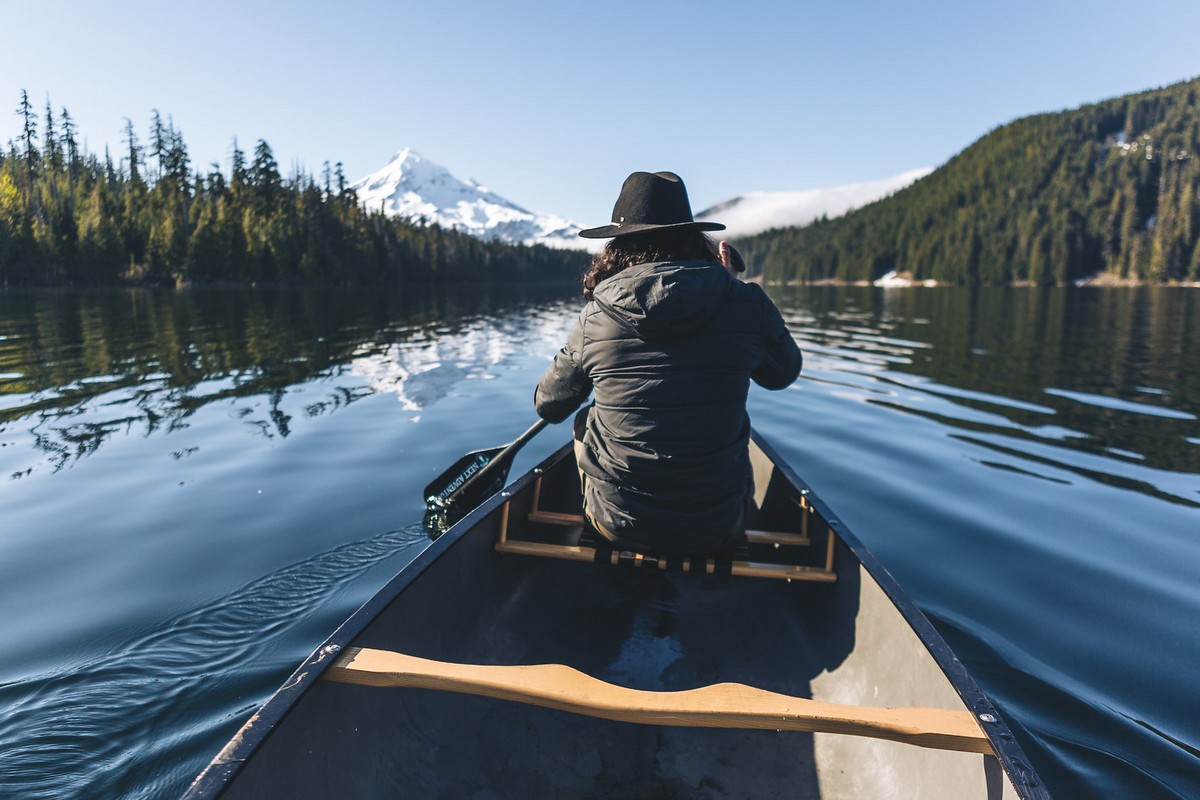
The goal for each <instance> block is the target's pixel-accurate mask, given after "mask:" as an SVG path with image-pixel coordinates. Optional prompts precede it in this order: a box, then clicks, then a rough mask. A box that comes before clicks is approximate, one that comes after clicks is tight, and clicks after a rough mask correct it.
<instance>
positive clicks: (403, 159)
mask: <svg viewBox="0 0 1200 800" xmlns="http://www.w3.org/2000/svg"><path fill="white" fill-rule="evenodd" d="M352 188H353V189H354V190H355V191H356V192H357V193H358V199H359V201H360V202H361V203H362V204H363V205H364V206H365V207H366V208H368V209H370V210H372V211H374V210H378V209H380V208H382V209H383V211H384V213H386V214H389V215H392V216H397V217H403V218H405V219H409V220H412V221H414V222H415V221H418V220H421V219H424V220H425V221H426V222H429V223H434V222H436V223H438V224H439V225H441V226H443V227H447V228H458V229H459V230H462V231H466V232H467V233H470V234H473V235H475V236H478V237H480V238H482V239H500V240H502V241H506V242H523V243H525V244H533V243H538V244H545V245H548V246H550V247H571V248H580V249H582V247H583V244H582V243H583V240H582V239H579V238H578V237H577V236H576V234H578V233H579V230H580V226H578V225H576V224H575V223H573V222H571V221H570V220H568V219H566V218H565V217H560V216H558V215H557V214H538V213H535V212H532V211H528V210H526V209H524V208H521V207H520V206H518V205H517V204H516V203H513V202H512V201H510V200H506V199H505V198H503V197H501V196H500V195H498V194H496V193H495V192H492V191H490V190H489V189H488V188H487V187H485V186H481V185H480V184H479V183H477V182H475V181H473V180H467V181H463V180H460V179H458V178H456V177H455V176H454V175H452V174H450V171H449V170H448V169H446V168H445V167H443V166H441V165H440V164H435V163H433V162H432V161H430V160H428V159H426V158H425V157H423V156H422V155H421V154H420V153H417V152H416V151H414V150H412V149H410V148H405V149H404V150H401V151H400V152H399V153H397V154H396V155H395V156H394V157H393V158H392V160H391V161H389V162H388V163H387V164H386V165H384V167H383V168H382V169H379V170H378V171H376V172H373V173H371V174H370V175H368V176H367V177H365V178H363V179H362V180H360V181H358V182H357V183H355V184H353V186H352Z"/></svg>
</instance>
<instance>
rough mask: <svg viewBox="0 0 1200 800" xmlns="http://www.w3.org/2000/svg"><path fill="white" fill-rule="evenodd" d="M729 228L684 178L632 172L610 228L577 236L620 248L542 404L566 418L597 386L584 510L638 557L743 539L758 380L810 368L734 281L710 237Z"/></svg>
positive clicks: (754, 293)
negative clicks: (709, 214) (699, 206)
mask: <svg viewBox="0 0 1200 800" xmlns="http://www.w3.org/2000/svg"><path fill="white" fill-rule="evenodd" d="M724 228H725V226H724V225H721V224H720V223H715V222H697V221H696V220H694V219H693V217H692V210H691V205H690V204H689V202H688V197H687V189H686V188H685V187H684V185H683V181H682V180H681V179H680V178H679V176H678V175H676V174H674V173H671V172H656V173H653V174H652V173H648V172H635V173H633V174H632V175H630V176H629V177H628V178H626V180H625V183H624V185H623V186H622V187H621V194H620V196H619V197H618V198H617V202H616V206H615V207H614V208H613V216H612V223H611V224H609V225H604V226H601V227H598V228H591V229H588V230H584V231H581V232H580V234H579V235H580V236H583V237H586V238H591V239H609V240H610V241H609V242H608V243H607V245H605V248H604V250H603V251H602V252H600V253H599V254H598V255H596V256H595V258H594V259H593V260H592V263H591V265H590V266H589V268H588V270H587V272H586V274H585V275H584V277H583V295H584V297H585V298H586V299H587V301H588V302H587V304H586V305H585V306H584V308H583V311H582V312H581V313H580V315H579V321H578V322H577V323H576V325H575V327H574V328H573V329H572V331H571V333H570V335H569V336H568V337H567V343H566V346H565V347H563V348H562V350H560V351H559V352H558V353H557V354H556V355H555V357H554V362H553V363H552V364H551V365H550V367H549V368H548V369H547V370H546V372H545V374H544V375H542V378H541V381H540V382H539V383H538V387H537V391H536V392H535V394H534V404H535V407H536V409H537V413H538V414H539V415H540V416H541V417H542V418H544V419H546V420H548V421H550V422H561V421H562V420H565V419H566V418H567V417H568V416H570V414H571V413H572V412H574V411H575V410H576V409H578V408H579V407H580V406H581V405H582V404H583V403H584V401H586V400H587V398H588V396H589V395H591V394H592V392H593V391H594V392H595V401H594V403H593V404H592V405H590V406H589V407H588V408H586V409H584V410H583V411H581V412H580V413H579V414H578V415H577V417H576V420H575V440H576V441H575V453H576V457H577V460H578V462H579V469H580V474H581V476H582V480H583V486H584V511H585V513H586V515H587V517H588V520H589V521H590V522H591V524H592V526H593V527H594V528H595V529H596V530H597V532H599V533H600V534H601V535H603V536H605V537H606V538H608V539H610V540H613V541H614V542H617V543H619V544H624V545H626V546H628V547H630V548H631V549H644V550H647V551H652V552H667V553H709V552H715V551H719V550H723V549H725V548H727V547H729V546H730V545H732V544H733V543H734V542H735V541H736V540H737V538H738V537H739V536H740V535H741V534H742V531H743V530H744V528H745V509H746V502H747V499H748V498H747V494H748V492H750V491H752V479H751V474H750V460H749V455H748V450H747V447H748V442H749V437H750V418H749V416H748V415H747V414H746V396H747V393H748V391H749V388H750V381H751V380H753V381H754V382H755V383H757V384H759V385H760V386H763V387H765V388H767V389H783V388H784V387H786V386H788V385H790V384H791V383H792V382H793V381H795V380H796V377H797V376H798V375H799V374H800V366H801V355H800V348H799V347H797V346H796V343H795V341H794V340H793V339H792V336H791V334H790V333H788V330H787V327H786V326H785V325H784V322H783V317H782V316H780V313H779V310H778V309H777V308H776V307H775V305H774V303H772V302H771V300H770V298H768V297H767V295H766V293H764V292H763V290H762V289H761V288H760V287H758V286H757V285H754V284H751V283H744V282H742V281H740V280H738V279H737V277H736V274H737V273H738V272H740V271H742V270H744V269H745V267H744V264H743V263H742V258H741V256H740V254H738V253H737V251H736V250H734V249H733V247H732V246H730V245H728V244H727V243H725V242H721V243H720V245H719V246H718V245H716V244H714V242H713V241H712V239H710V238H709V237H708V236H707V235H706V234H705V233H704V232H705V231H719V230H724Z"/></svg>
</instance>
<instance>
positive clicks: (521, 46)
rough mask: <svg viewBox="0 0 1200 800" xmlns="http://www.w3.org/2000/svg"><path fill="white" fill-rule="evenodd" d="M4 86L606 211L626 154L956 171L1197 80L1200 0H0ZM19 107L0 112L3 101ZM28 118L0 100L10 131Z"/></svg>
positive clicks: (825, 182) (783, 183) (707, 163)
mask: <svg viewBox="0 0 1200 800" xmlns="http://www.w3.org/2000/svg"><path fill="white" fill-rule="evenodd" d="M0 20H3V27H4V29H5V31H4V34H3V41H4V51H3V52H2V53H0V102H2V103H4V104H6V107H7V108H8V109H13V110H15V108H16V106H17V102H18V99H19V91H20V90H21V89H22V88H24V89H27V90H28V91H29V93H30V96H31V98H32V100H33V102H34V104H35V106H36V108H37V110H38V112H39V114H40V113H41V112H42V110H43V108H44V106H45V103H46V99H47V97H49V99H50V100H51V102H52V103H53V105H54V107H55V109H56V111H57V109H59V108H61V107H62V106H66V107H67V108H68V110H70V112H71V114H72V115H73V116H74V117H75V119H76V121H77V123H78V126H79V129H80V132H81V133H82V134H83V135H84V136H85V137H86V139H87V143H88V146H89V148H90V149H92V150H93V151H102V150H103V148H104V146H105V145H109V146H111V147H112V148H113V150H114V152H117V151H119V150H120V148H121V145H120V139H121V130H122V128H123V126H124V119H125V118H126V117H129V118H131V119H132V120H133V122H134V123H135V125H136V127H137V130H138V133H139V135H140V136H141V137H142V139H143V141H145V140H146V139H147V138H148V129H149V119H150V114H151V110H152V109H158V110H160V111H161V112H162V113H163V115H164V116H166V115H171V116H172V117H173V119H174V122H175V124H176V126H177V127H178V128H179V129H180V130H181V131H182V132H183V135H184V139H185V141H186V143H187V145H188V147H189V149H190V152H191V156H192V160H193V164H194V165H195V166H198V167H204V168H207V165H208V164H209V163H210V162H213V161H219V162H220V163H221V165H222V168H223V169H225V170H226V171H227V170H228V165H229V160H228V156H229V151H230V143H231V141H232V140H233V138H234V137H237V139H238V141H239V143H240V144H241V145H242V147H243V148H244V149H247V150H249V149H252V148H253V146H254V143H255V142H256V141H257V140H258V139H260V138H261V139H266V140H267V141H268V142H269V143H270V144H271V146H272V148H273V149H274V151H275V155H276V157H277V159H278V160H279V162H280V164H281V165H283V166H284V167H285V168H287V167H290V166H291V165H293V164H297V163H298V164H301V165H302V166H303V167H304V168H305V169H306V170H308V171H310V172H313V173H314V174H315V173H319V172H320V169H321V164H322V162H323V161H325V160H329V161H331V162H334V161H339V160H340V161H342V162H343V163H344V164H345V170H346V174H347V176H348V177H350V178H351V179H355V178H358V177H361V176H362V175H364V174H366V173H368V172H370V171H373V170H374V169H376V168H378V167H380V166H382V165H383V164H384V163H385V162H386V161H387V160H388V159H389V158H390V157H391V155H392V154H393V153H395V152H396V151H397V150H399V149H401V148H402V147H405V146H410V147H413V148H414V149H416V150H418V151H419V152H421V153H423V154H424V155H425V156H426V157H428V158H430V159H431V160H433V161H436V162H439V163H441V164H443V165H445V166H446V167H448V168H449V169H450V170H451V171H452V172H454V173H455V174H456V175H458V176H459V177H462V178H475V179H477V180H479V181H481V182H482V183H484V184H486V185H487V186H488V187H489V188H491V189H493V190H495V191H497V192H499V193H500V194H502V195H504V196H506V197H509V198H510V199H512V200H514V201H516V202H518V203H521V204H523V205H525V206H527V207H529V208H531V209H533V210H536V211H545V212H557V213H561V214H564V215H566V216H568V217H570V218H572V219H574V220H576V221H578V222H581V223H583V224H587V225H592V224H600V223H603V222H605V221H606V220H607V217H608V214H609V211H610V210H611V207H612V203H613V200H614V199H615V196H616V192H617V190H618V188H619V187H620V183H621V181H622V179H623V178H624V177H625V175H626V174H627V173H628V172H630V171H633V170H637V169H647V170H661V169H670V170H674V171H676V172H678V173H680V174H681V175H683V177H684V179H685V180H686V181H687V183H688V187H689V190H690V192H691V195H692V204H693V207H694V208H695V209H696V210H700V208H703V207H704V206H707V205H710V204H712V203H714V202H717V201H719V200H723V199H725V198H727V197H730V196H732V195H735V194H738V193H741V192H746V191H752V190H756V189H761V190H792V189H808V188H816V187H821V186H830V185H836V184H842V183H849V182H854V181H862V180H872V179H876V178H883V177H887V176H890V175H894V174H897V173H900V172H903V171H906V170H909V169H912V168H915V167H922V166H937V165H939V164H941V163H943V162H945V161H946V160H947V159H948V158H950V157H951V156H952V155H954V154H955V153H956V152H958V151H959V150H961V149H963V148H964V147H966V146H967V145H969V144H970V143H971V142H973V141H974V140H975V139H977V138H979V137H980V136H981V135H983V134H984V133H986V132H987V131H988V130H990V129H992V128H994V127H996V126H997V125H1000V124H1003V123H1005V122H1008V121H1011V120H1013V119H1015V118H1017V117H1021V116H1026V115H1028V114H1032V113H1037V112H1042V111H1053V110H1059V109H1063V108H1070V107H1074V106H1077V105H1081V104H1084V103H1087V102H1093V101H1097V100H1102V99H1104V98H1108V97H1113V96H1116V95H1120V94H1125V93H1128V92H1134V91H1140V90H1143V89H1147V88H1152V87H1155V86H1162V85H1166V84H1169V83H1174V82H1176V81H1179V80H1183V79H1186V78H1191V77H1195V76H1197V75H1200V44H1197V36H1198V32H1200V2H1197V0H1160V2H1156V3H1143V4H1138V3H1129V2H1115V1H1114V2H1079V1H1077V0H1064V1H1063V2H1055V0H1038V1H1037V2H1028V1H1027V0H1016V1H1013V0H1005V1H1004V2H994V3H986V4H985V3H974V2H962V1H961V0H958V2H930V1H929V0H911V2H908V3H899V2H895V1H894V0H892V2H845V3H836V2H827V1H826V2H784V1H783V0H740V2H736V3H734V2H730V3H720V4H718V3H704V2H698V1H697V0H687V1H678V2H676V1H674V0H671V1H668V2H655V1H654V0H640V1H639V2H627V0H609V2H605V3H572V2H549V1H548V0H546V1H544V2H543V1H538V2H520V0H509V2H482V1H480V2H461V1H460V0H424V2H420V3H415V2H382V1H381V2H363V1H361V0H343V2H340V3H316V2H310V1H309V0H291V2H286V3H285V2H276V1H275V0H270V1H267V0H243V1H242V2H230V1H228V0H211V1H210V2H161V0H160V2H153V3H152V2H142V1H140V0H108V2H95V0H89V2H79V1H78V0H55V2H52V3H32V2H28V1H27V0H25V1H23V2H11V1H10V0H0ZM3 107H4V106H0V108H3ZM18 129H19V120H18V118H17V117H16V116H15V115H14V114H11V113H4V114H0V143H7V142H8V140H10V139H14V138H16V136H17V133H18Z"/></svg>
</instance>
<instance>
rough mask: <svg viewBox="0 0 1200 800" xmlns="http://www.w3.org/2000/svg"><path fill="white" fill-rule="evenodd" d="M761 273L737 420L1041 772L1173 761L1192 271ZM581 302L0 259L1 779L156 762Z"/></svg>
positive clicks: (246, 699) (1144, 777)
mask: <svg viewBox="0 0 1200 800" xmlns="http://www.w3.org/2000/svg"><path fill="white" fill-rule="evenodd" d="M773 294H774V296H775V298H776V300H777V302H778V303H779V305H780V307H781V308H782V309H784V313H785V316H786V317H787V319H788V321H789V324H790V326H791V328H792V330H793V332H794V334H795V336H796V337H797V339H798V340H799V341H800V342H801V346H802V347H803V348H804V350H805V354H806V366H805V372H804V375H803V377H802V380H801V381H800V382H799V383H798V384H797V385H796V386H794V387H793V388H791V389H788V390H785V391H783V392H779V393H768V392H764V391H760V390H757V389H756V390H754V391H753V392H752V396H751V414H752V416H753V418H754V422H755V425H756V426H757V427H758V428H759V429H760V430H761V431H763V432H764V433H765V434H766V435H767V437H768V438H769V439H770V440H771V441H772V442H773V443H774V444H775V445H776V446H777V447H778V449H779V450H780V451H781V453H782V454H783V455H784V456H785V457H786V458H787V459H788V460H789V461H790V462H791V463H792V464H793V465H794V466H795V467H796V468H797V470H798V471H799V472H800V473H801V474H802V475H804V476H805V477H806V478H807V480H808V481H809V482H810V483H812V484H813V486H814V487H815V488H816V489H817V491H818V492H820V493H821V494H822V496H823V497H825V499H826V500H827V501H828V502H829V503H830V505H832V506H833V507H834V508H835V509H837V511H838V514H839V516H841V517H842V519H843V520H844V521H845V522H846V523H847V524H849V525H850V526H851V527H852V528H853V529H854V530H855V531H856V532H857V533H858V535H859V536H860V538H862V539H863V540H864V541H865V542H866V543H867V544H868V545H869V546H870V547H871V548H872V549H873V550H875V552H876V553H877V554H878V555H879V557H880V558H881V559H882V560H883V562H884V563H885V564H886V565H887V566H888V567H889V569H891V570H892V572H893V573H894V574H895V575H896V577H897V578H898V579H899V580H900V582H901V584H902V585H904V586H905V587H906V588H907V589H908V591H909V592H910V593H911V594H912V595H913V596H914V597H915V598H916V600H917V601H918V602H919V603H920V605H921V606H922V607H923V608H924V609H925V611H926V612H927V613H928V614H929V615H930V617H931V618H932V619H933V620H934V621H935V623H936V624H937V625H938V627H939V628H940V629H941V630H942V632H943V633H944V634H945V635H946V637H947V638H948V640H949V641H950V643H951V645H952V646H953V647H954V648H955V650H956V652H957V653H958V654H959V656H960V657H962V659H963V660H964V662H965V663H966V665H967V667H968V669H970V670H971V671H972V672H973V673H974V674H975V676H976V677H977V678H978V679H979V681H980V683H981V684H982V685H983V687H984V689H985V690H986V691H987V692H988V693H989V694H990V695H991V696H992V698H993V700H995V702H996V703H997V705H998V706H999V707H1000V708H1001V710H1002V711H1003V712H1004V714H1005V715H1006V717H1007V718H1008V721H1009V723H1010V724H1011V725H1012V726H1013V727H1014V729H1015V730H1016V731H1017V733H1018V736H1019V737H1020V739H1021V741H1022V744H1023V746H1024V747H1025V748H1026V751H1027V752H1028V754H1029V756H1030V757H1031V758H1032V759H1033V761H1034V762H1035V765H1036V766H1037V767H1038V769H1039V770H1040V772H1041V774H1042V776H1043V777H1044V778H1045V780H1046V781H1047V782H1048V784H1049V788H1050V789H1051V791H1052V792H1053V793H1054V794H1055V796H1056V797H1060V798H1090V797H1104V798H1107V797H1113V798H1159V797H1162V798H1174V797H1180V798H1194V797H1200V718H1198V715H1197V713H1196V712H1197V709H1200V681H1197V679H1196V667H1197V664H1198V663H1200V370H1198V369H1197V364H1198V363H1200V291H1194V290H1192V291H1189V290H1167V289H1085V290H1035V289H981V290H958V289H912V290H879V289H868V288H828V287H822V288H804V289H795V290H790V289H780V290H774V291H773ZM577 309H578V305H577V302H576V300H575V299H574V298H571V297H564V296H562V295H561V293H556V292H555V291H554V290H550V289H524V290H518V291H512V290H509V291H504V292H501V291H499V290H472V291H469V292H468V291H460V292H456V293H454V294H452V295H444V296H438V295H435V294H430V293H426V292H408V293H406V294H405V295H404V296H403V297H402V296H388V295H387V294H380V293H378V292H352V291H341V292H331V291H322V292H299V291H266V290H259V291H250V290H225V291H216V290H214V291H189V292H182V293H172V292H148V291H129V292H125V291H121V292H116V291H114V292H95V293H91V292H41V293H38V292H30V293H25V292H7V293H0V642H3V643H4V645H3V651H2V653H3V655H2V656H0V797H5V798H7V797H21V798H26V797H28V798H42V797H44V798H61V797H105V798H108V797H175V796H177V795H178V794H179V793H180V792H182V791H183V789H184V788H186V786H187V784H188V782H189V781H190V780H191V778H192V777H193V776H194V774H195V773H196V772H198V771H199V769H200V768H201V767H202V766H203V765H204V764H205V763H206V762H207V761H208V760H209V759H210V758H211V757H212V755H213V754H214V753H215V752H216V750H217V749H218V748H219V747H220V746H221V744H222V743H223V742H224V741H225V740H226V739H227V738H228V737H229V736H230V735H231V734H232V732H233V731H234V730H236V728H237V727H238V726H239V725H240V724H241V722H242V721H243V720H244V719H245V718H246V717H247V716H248V715H249V713H250V712H251V711H252V710H253V709H254V707H255V706H257V705H258V704H259V703H260V702H262V700H264V699H265V698H266V697H267V696H268V695H269V694H270V693H271V692H272V691H273V690H274V689H275V688H276V687H277V686H278V685H279V683H280V682H281V681H282V680H283V679H284V678H285V677H286V676H287V674H288V673H289V672H290V671H291V669H292V668H293V667H294V665H295V664H296V663H297V662H298V661H300V660H301V659H302V658H303V657H304V656H306V655H307V654H308V652H309V651H310V650H311V649H312V648H313V647H314V646H315V645H316V644H318V643H319V642H320V641H321V640H322V639H323V638H324V637H325V636H326V635H327V634H328V633H329V632H330V631H331V630H332V629H333V628H334V627H335V626H336V625H337V624H338V623H339V622H340V621H341V620H342V619H343V618H345V617H346V616H347V615H349V614H350V613H351V612H352V611H353V610H354V609H355V608H356V607H357V606H358V605H359V604H360V603H361V602H363V601H364V600H365V599H366V598H367V597H369V596H370V595H371V594H372V593H373V592H374V591H375V590H376V589H378V588H379V587H380V586H381V585H382V584H383V583H384V582H385V581H386V580H387V578H389V577H390V576H391V575H392V574H393V573H394V572H395V571H396V570H397V569H399V568H400V567H402V566H403V565H404V564H405V563H407V562H408V561H409V560H411V559H412V558H413V557H414V556H415V555H416V553H418V552H419V551H420V549H421V548H422V547H423V546H424V544H425V543H426V539H425V537H424V533H423V531H422V529H421V526H420V517H421V512H422V504H421V497H420V494H421V488H422V487H423V486H424V485H425V483H426V482H428V481H429V480H430V479H431V478H432V477H433V476H434V475H435V474H436V473H437V472H439V471H440V470H441V469H442V468H444V467H446V466H448V465H449V463H450V462H451V461H453V460H454V459H455V458H456V457H457V456H458V455H461V454H462V453H463V452H465V451H467V450H470V449H474V448H477V447H484V446H488V445H494V444H499V443H501V442H503V441H506V440H507V439H510V438H512V437H513V436H515V435H516V434H517V433H519V432H520V431H522V430H524V429H525V428H526V427H527V426H528V425H529V424H530V423H531V422H532V420H533V414H532V409H531V398H532V387H533V384H534V382H535V381H536V380H537V377H538V376H539V375H540V373H541V371H542V370H543V369H544V367H545V366H546V364H547V361H548V359H549V358H550V356H551V355H552V354H553V353H554V351H555V350H556V349H557V348H558V347H559V346H561V344H562V340H563V339H564V338H565V335H566V332H567V330H568V329H569V328H570V326H571V324H572V322H573V321H574V317H575V314H576V312H577ZM566 436H567V431H566V429H565V426H558V427H552V428H550V429H548V430H547V431H546V432H544V433H543V434H542V435H541V436H540V437H538V438H537V439H535V440H534V441H533V443H531V444H530V445H529V446H528V447H527V448H526V452H525V453H524V454H523V455H522V456H521V457H520V459H519V460H518V463H517V465H516V470H517V471H519V470H522V469H524V468H526V467H528V466H530V465H532V464H533V463H535V461H536V460H537V459H540V458H541V457H543V456H544V455H546V454H548V453H549V452H551V451H552V450H554V449H556V447H557V446H558V445H559V444H560V443H561V442H562V441H563V440H564V438H565V437H566ZM514 474H516V473H514Z"/></svg>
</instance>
